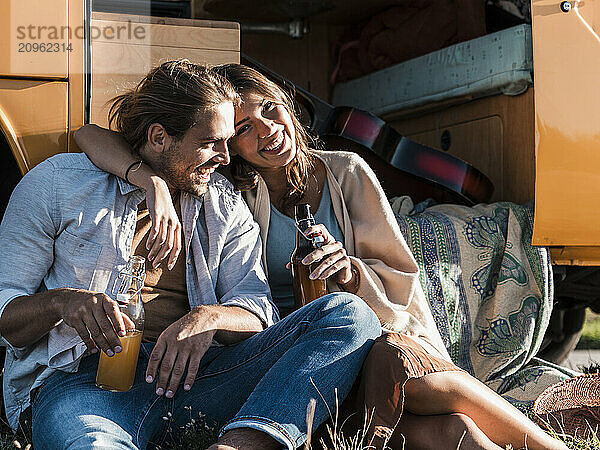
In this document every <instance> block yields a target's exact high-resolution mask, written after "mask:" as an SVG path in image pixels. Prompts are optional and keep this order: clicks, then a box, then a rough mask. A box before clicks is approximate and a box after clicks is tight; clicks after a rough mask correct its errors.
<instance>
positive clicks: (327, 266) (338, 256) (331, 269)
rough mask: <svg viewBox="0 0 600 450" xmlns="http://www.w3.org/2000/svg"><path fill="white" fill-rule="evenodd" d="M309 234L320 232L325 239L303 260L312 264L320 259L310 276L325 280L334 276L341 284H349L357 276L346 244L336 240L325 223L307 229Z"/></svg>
mask: <svg viewBox="0 0 600 450" xmlns="http://www.w3.org/2000/svg"><path fill="white" fill-rule="evenodd" d="M305 234H306V235H307V236H313V235H315V234H320V235H322V236H323V238H324V239H325V242H324V244H323V245H322V246H321V248H318V249H316V250H314V251H313V252H311V253H309V254H308V255H307V256H306V257H305V258H304V259H303V260H302V264H305V265H307V266H308V265H310V264H312V263H314V262H317V261H320V264H319V265H318V266H317V267H316V268H315V270H313V271H312V273H311V274H310V276H309V277H310V278H311V279H312V280H316V279H321V280H324V279H326V278H329V277H333V280H334V281H335V282H336V283H338V284H340V285H342V286H343V285H348V284H350V282H351V281H355V280H353V279H354V278H355V276H356V275H355V274H354V273H353V271H352V263H351V262H350V258H349V257H348V254H347V253H346V249H345V248H344V245H343V244H342V243H341V242H339V241H336V240H335V238H334V237H333V236H332V235H331V233H330V232H329V230H327V228H326V227H325V225H321V224H319V225H314V226H312V227H309V228H307V229H306V231H305Z"/></svg>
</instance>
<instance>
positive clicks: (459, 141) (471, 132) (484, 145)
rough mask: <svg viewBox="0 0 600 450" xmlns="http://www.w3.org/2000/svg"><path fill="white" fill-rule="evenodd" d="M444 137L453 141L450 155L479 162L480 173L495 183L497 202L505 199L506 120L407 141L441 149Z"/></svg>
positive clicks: (449, 128) (495, 119)
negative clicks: (503, 139) (503, 144)
mask: <svg viewBox="0 0 600 450" xmlns="http://www.w3.org/2000/svg"><path fill="white" fill-rule="evenodd" d="M444 133H446V134H447V135H448V136H449V138H450V147H449V148H448V153H450V154H451V155H453V156H456V157H458V158H460V159H462V160H463V161H477V169H478V170H480V171H481V172H483V173H484V174H486V175H487V176H488V177H489V178H490V180H492V183H494V186H495V189H494V194H493V195H494V198H495V199H501V198H505V195H504V191H505V186H504V183H505V178H504V170H503V168H504V162H503V153H504V152H503V150H502V119H501V118H500V117H498V116H493V117H487V118H485V119H478V120H473V121H470V122H466V123H461V124H458V125H450V126H445V127H443V128H439V129H432V130H429V131H426V132H422V133H418V134H413V135H410V136H407V137H408V138H410V139H412V140H414V141H416V142H420V143H421V144H425V145H428V146H430V147H434V148H441V147H442V146H441V141H442V134H444ZM483 149H485V151H482V150H483Z"/></svg>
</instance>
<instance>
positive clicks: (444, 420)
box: [387, 412, 501, 450]
mask: <svg viewBox="0 0 600 450" xmlns="http://www.w3.org/2000/svg"><path fill="white" fill-rule="evenodd" d="M387 447H388V448H391V449H394V450H396V449H402V448H409V449H411V450H412V449H414V450H456V449H460V450H501V447H499V446H498V445H496V444H494V443H493V442H492V441H491V440H490V439H489V438H488V437H487V436H486V435H485V433H483V431H481V430H480V429H479V428H478V427H477V425H475V422H473V420H472V419H471V418H470V417H468V416H466V415H464V414H442V415H436V416H417V415H414V414H411V413H409V412H405V413H404V414H403V415H402V418H401V419H400V422H399V423H398V425H397V427H396V429H395V430H394V434H393V435H392V439H391V440H390V441H389V442H388V443H387Z"/></svg>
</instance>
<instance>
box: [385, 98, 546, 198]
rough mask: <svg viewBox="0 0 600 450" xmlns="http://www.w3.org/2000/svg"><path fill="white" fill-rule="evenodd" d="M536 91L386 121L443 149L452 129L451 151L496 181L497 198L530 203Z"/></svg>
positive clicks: (414, 136)
mask: <svg viewBox="0 0 600 450" xmlns="http://www.w3.org/2000/svg"><path fill="white" fill-rule="evenodd" d="M533 114H534V111H533V89H529V90H528V91H527V92H525V93H524V94H522V95H518V96H515V97H509V96H505V95H497V96H493V97H488V98H484V99H479V100H475V101H471V102H468V103H465V104H462V105H457V106H452V107H448V108H446V109H443V110H441V111H437V112H434V113H428V114H425V115H422V116H418V117H409V118H406V117H402V118H394V115H391V116H387V117H386V119H387V120H388V121H389V122H390V124H391V125H392V126H393V127H394V128H396V129H397V130H398V131H399V132H400V133H401V134H403V135H405V136H409V137H413V138H415V140H416V141H418V142H422V143H424V144H427V145H431V146H432V147H435V148H438V149H441V142H440V140H441V136H442V133H443V132H444V130H446V129H448V130H450V132H451V139H452V141H451V142H452V144H451V147H450V152H451V153H452V154H454V155H456V156H459V157H461V159H464V160H465V161H467V162H468V163H470V164H471V165H473V166H475V167H476V168H477V169H479V170H480V171H482V172H483V173H485V174H486V175H487V176H488V177H489V178H490V179H492V181H494V185H495V188H496V189H495V192H494V195H493V197H492V200H493V201H497V200H508V201H513V202H516V203H525V202H527V201H529V200H530V199H532V198H533V194H534V192H533V186H534V176H535V166H534V163H535V157H534V124H533Z"/></svg>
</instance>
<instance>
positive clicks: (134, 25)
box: [92, 13, 240, 51]
mask: <svg viewBox="0 0 600 450" xmlns="http://www.w3.org/2000/svg"><path fill="white" fill-rule="evenodd" d="M92 27H93V28H94V29H95V30H94V31H93V32H92V39H93V40H94V41H96V42H109V43H114V42H121V43H128V44H134V45H157V46H161V47H178V48H194V49H211V50H225V51H231V50H233V51H239V49H240V32H239V25H238V24H237V23H232V22H216V21H209V20H191V19H168V18H146V17H142V16H129V15H123V14H109V13H104V14H103V13H94V19H93V20H92Z"/></svg>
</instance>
